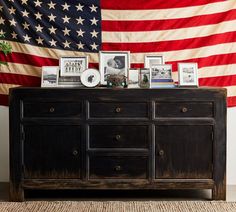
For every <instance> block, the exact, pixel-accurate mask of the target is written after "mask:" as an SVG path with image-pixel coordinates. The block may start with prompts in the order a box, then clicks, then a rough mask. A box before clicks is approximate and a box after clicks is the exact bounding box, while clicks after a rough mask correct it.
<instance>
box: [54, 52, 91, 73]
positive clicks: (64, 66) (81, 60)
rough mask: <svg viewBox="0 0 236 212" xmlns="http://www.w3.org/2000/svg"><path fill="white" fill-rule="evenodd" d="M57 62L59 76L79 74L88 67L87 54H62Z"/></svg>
mask: <svg viewBox="0 0 236 212" xmlns="http://www.w3.org/2000/svg"><path fill="white" fill-rule="evenodd" d="M59 63H60V76H81V74H82V72H83V71H84V70H86V69H88V56H82V57H77V56H62V57H60V61H59Z"/></svg>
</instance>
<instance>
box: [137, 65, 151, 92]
mask: <svg viewBox="0 0 236 212" xmlns="http://www.w3.org/2000/svg"><path fill="white" fill-rule="evenodd" d="M139 86H140V88H149V87H150V68H140V72H139Z"/></svg>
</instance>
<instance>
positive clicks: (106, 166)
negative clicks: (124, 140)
mask: <svg viewBox="0 0 236 212" xmlns="http://www.w3.org/2000/svg"><path fill="white" fill-rule="evenodd" d="M89 178H90V179H147V178H148V158H147V157H146V156H91V157H90V160H89Z"/></svg>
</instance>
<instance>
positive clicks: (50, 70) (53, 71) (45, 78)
mask: <svg viewBox="0 0 236 212" xmlns="http://www.w3.org/2000/svg"><path fill="white" fill-rule="evenodd" d="M58 75H59V67H58V66H42V75H41V87H57V85H58Z"/></svg>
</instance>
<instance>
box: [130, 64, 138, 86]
mask: <svg viewBox="0 0 236 212" xmlns="http://www.w3.org/2000/svg"><path fill="white" fill-rule="evenodd" d="M139 87H140V86H139V69H137V68H130V69H129V73H128V88H139Z"/></svg>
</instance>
